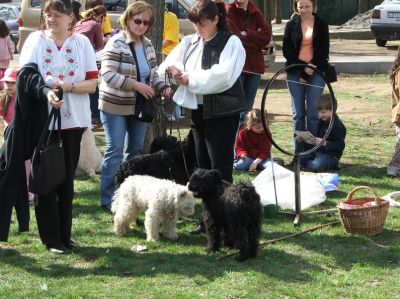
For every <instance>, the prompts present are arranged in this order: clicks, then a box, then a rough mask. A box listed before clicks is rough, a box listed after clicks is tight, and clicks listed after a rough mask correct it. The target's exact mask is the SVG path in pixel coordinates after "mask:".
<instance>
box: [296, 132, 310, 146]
mask: <svg viewBox="0 0 400 299" xmlns="http://www.w3.org/2000/svg"><path fill="white" fill-rule="evenodd" d="M294 133H295V134H296V136H298V137H300V138H301V139H303V141H304V142H307V143H309V144H314V143H315V136H314V135H313V134H312V133H311V132H309V131H294Z"/></svg>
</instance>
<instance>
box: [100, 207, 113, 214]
mask: <svg viewBox="0 0 400 299" xmlns="http://www.w3.org/2000/svg"><path fill="white" fill-rule="evenodd" d="M101 208H102V209H103V211H104V212H106V213H110V214H112V212H111V205H101Z"/></svg>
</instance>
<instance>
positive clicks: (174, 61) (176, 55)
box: [157, 35, 193, 76]
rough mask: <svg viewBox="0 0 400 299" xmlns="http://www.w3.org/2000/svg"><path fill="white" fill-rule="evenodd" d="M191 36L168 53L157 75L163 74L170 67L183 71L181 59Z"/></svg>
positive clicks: (186, 37)
mask: <svg viewBox="0 0 400 299" xmlns="http://www.w3.org/2000/svg"><path fill="white" fill-rule="evenodd" d="M192 37H193V35H187V36H185V37H184V38H183V39H182V41H181V42H180V43H179V44H178V45H177V46H176V47H175V48H174V49H173V50H172V51H171V53H169V55H168V56H167V58H165V60H164V62H163V63H161V64H160V66H159V67H158V70H157V73H158V74H159V75H161V76H163V75H164V74H165V71H166V69H167V68H168V67H170V66H175V67H176V68H177V69H179V70H180V71H183V70H184V66H183V59H184V57H185V54H186V51H187V49H188V48H189V45H190V42H191V40H192Z"/></svg>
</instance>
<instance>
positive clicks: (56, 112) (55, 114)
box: [38, 108, 61, 146]
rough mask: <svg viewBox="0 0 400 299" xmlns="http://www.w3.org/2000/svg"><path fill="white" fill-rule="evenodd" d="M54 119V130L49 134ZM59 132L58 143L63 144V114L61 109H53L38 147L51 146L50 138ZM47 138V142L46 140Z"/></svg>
mask: <svg viewBox="0 0 400 299" xmlns="http://www.w3.org/2000/svg"><path fill="white" fill-rule="evenodd" d="M52 119H53V126H52V129H51V130H50V132H49V129H48V128H49V125H50V122H51V120H52ZM56 122H57V129H56ZM56 131H57V143H58V142H61V112H60V109H56V108H52V109H51V111H50V114H49V117H48V118H47V121H46V124H45V125H44V128H43V131H42V134H41V135H40V139H39V143H38V145H39V146H41V145H43V144H45V141H46V145H49V143H50V137H51V135H52V134H53V133H54V132H56ZM46 136H47V140H46Z"/></svg>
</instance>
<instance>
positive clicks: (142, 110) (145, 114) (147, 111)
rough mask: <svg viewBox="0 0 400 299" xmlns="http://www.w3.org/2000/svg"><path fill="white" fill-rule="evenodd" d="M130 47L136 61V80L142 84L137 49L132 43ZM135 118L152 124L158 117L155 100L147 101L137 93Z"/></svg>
mask: <svg viewBox="0 0 400 299" xmlns="http://www.w3.org/2000/svg"><path fill="white" fill-rule="evenodd" d="M129 47H130V48H131V52H132V55H133V58H134V59H135V64H136V80H137V81H139V82H140V70H139V64H138V60H137V57H136V52H135V48H134V47H133V44H132V43H130V44H129ZM133 116H134V117H135V118H136V119H138V120H140V121H143V122H146V123H150V122H152V121H153V119H154V118H155V116H156V107H155V105H154V100H153V99H149V100H147V99H146V98H145V97H144V96H143V95H142V94H141V93H139V92H136V102H135V113H134V115H133Z"/></svg>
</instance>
